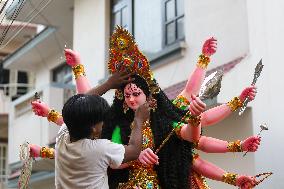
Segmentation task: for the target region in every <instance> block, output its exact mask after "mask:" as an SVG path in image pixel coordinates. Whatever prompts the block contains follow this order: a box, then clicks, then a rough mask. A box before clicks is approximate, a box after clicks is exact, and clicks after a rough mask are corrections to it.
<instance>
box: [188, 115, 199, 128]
mask: <svg viewBox="0 0 284 189" xmlns="http://www.w3.org/2000/svg"><path fill="white" fill-rule="evenodd" d="M200 120H201V116H191V117H190V118H189V119H188V123H189V124H190V125H191V126H194V127H198V126H199V124H200Z"/></svg>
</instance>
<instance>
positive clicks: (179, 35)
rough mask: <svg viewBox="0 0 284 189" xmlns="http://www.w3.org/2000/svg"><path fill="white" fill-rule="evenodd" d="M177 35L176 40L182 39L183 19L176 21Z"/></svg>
mask: <svg viewBox="0 0 284 189" xmlns="http://www.w3.org/2000/svg"><path fill="white" fill-rule="evenodd" d="M177 34H178V38H179V39H182V38H184V17H182V18H179V19H178V20H177Z"/></svg>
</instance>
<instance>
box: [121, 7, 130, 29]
mask: <svg viewBox="0 0 284 189" xmlns="http://www.w3.org/2000/svg"><path fill="white" fill-rule="evenodd" d="M121 13H122V24H121V25H122V26H123V27H124V28H126V27H127V24H128V22H129V21H128V16H129V15H128V14H129V13H128V7H124V8H123V9H122V10H121Z"/></svg>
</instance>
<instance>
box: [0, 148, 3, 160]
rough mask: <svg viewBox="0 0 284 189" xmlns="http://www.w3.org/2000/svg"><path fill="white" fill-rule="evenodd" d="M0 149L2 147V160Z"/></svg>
mask: <svg viewBox="0 0 284 189" xmlns="http://www.w3.org/2000/svg"><path fill="white" fill-rule="evenodd" d="M2 148H3V147H2V146H0V158H2V156H3V155H2Z"/></svg>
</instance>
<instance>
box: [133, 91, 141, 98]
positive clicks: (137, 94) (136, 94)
mask: <svg viewBox="0 0 284 189" xmlns="http://www.w3.org/2000/svg"><path fill="white" fill-rule="evenodd" d="M140 94H141V92H134V93H133V96H135V97H137V96H139V95H140Z"/></svg>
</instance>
